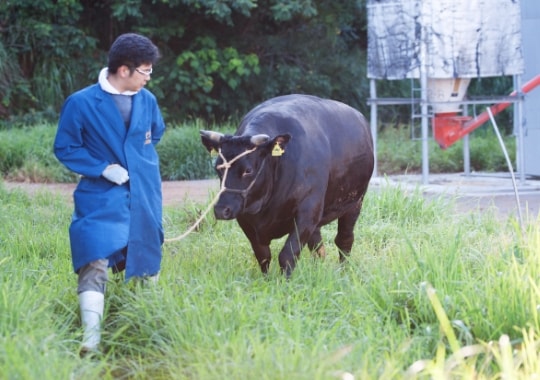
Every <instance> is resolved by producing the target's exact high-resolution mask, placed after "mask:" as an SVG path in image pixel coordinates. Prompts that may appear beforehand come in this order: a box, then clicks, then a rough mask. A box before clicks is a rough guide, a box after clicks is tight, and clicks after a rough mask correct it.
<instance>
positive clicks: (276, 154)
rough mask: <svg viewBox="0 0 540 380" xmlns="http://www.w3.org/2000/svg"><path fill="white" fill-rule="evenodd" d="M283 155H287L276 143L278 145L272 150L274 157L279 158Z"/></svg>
mask: <svg viewBox="0 0 540 380" xmlns="http://www.w3.org/2000/svg"><path fill="white" fill-rule="evenodd" d="M283 153H285V151H284V150H283V149H281V146H279V143H277V142H276V144H275V145H274V147H273V148H272V156H273V157H279V156H281V155H282V154H283Z"/></svg>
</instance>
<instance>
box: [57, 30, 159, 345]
mask: <svg viewBox="0 0 540 380" xmlns="http://www.w3.org/2000/svg"><path fill="white" fill-rule="evenodd" d="M158 59H159V51H158V49H157V47H156V46H155V45H154V44H153V43H152V42H151V41H150V40H149V39H148V38H146V37H144V36H141V35H138V34H134V33H128V34H123V35H121V36H119V37H118V38H117V39H116V40H115V41H114V43H113V44H112V46H111V48H110V50H109V55H108V67H106V68H104V69H103V70H102V71H101V72H100V74H99V79H98V83H96V84H94V85H90V86H88V87H86V88H84V89H82V90H80V91H78V92H76V93H74V94H72V95H71V96H69V97H68V98H67V100H66V101H65V103H64V105H63V107H62V111H61V114H60V120H59V123H58V130H57V134H56V138H55V142H54V152H55V155H56V157H57V158H58V160H59V161H60V162H62V163H63V164H64V165H65V166H66V167H67V168H68V169H70V170H72V171H73V172H76V173H78V174H80V175H81V179H80V181H79V184H78V185H77V188H76V189H75V192H74V194H73V199H74V206H75V210H74V213H73V218H72V222H71V226H70V228H69V236H70V243H71V255H72V261H73V268H74V270H75V272H76V273H77V274H78V287H77V293H78V296H79V304H80V310H81V320H82V325H83V330H84V335H83V342H82V348H81V355H85V354H86V353H89V352H97V351H98V345H99V342H100V338H101V332H100V331H101V330H100V325H101V320H102V318H103V309H104V298H105V297H104V294H105V286H106V283H107V281H108V268H109V267H111V268H112V269H113V271H115V272H118V271H123V270H124V269H125V279H126V281H128V280H129V279H130V278H132V277H135V278H142V279H145V280H148V281H156V280H157V276H158V274H159V271H160V265H161V257H162V251H161V245H162V243H163V227H162V194H161V177H160V172H159V158H158V155H157V153H156V149H155V145H156V144H157V143H158V142H159V140H160V139H161V137H162V135H163V133H164V131H165V124H164V122H163V118H162V116H161V112H160V110H159V107H158V105H157V101H156V98H155V96H154V95H153V94H152V93H151V92H149V91H148V90H146V89H145V88H144V86H145V85H146V83H148V81H149V80H150V75H151V74H152V66H153V64H154V63H156V62H157V60H158Z"/></svg>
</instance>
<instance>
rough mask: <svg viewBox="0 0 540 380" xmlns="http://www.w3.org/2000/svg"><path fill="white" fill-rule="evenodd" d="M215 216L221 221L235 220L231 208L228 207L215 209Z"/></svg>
mask: <svg viewBox="0 0 540 380" xmlns="http://www.w3.org/2000/svg"><path fill="white" fill-rule="evenodd" d="M214 215H215V216H216V219H221V220H229V219H233V212H232V210H231V208H230V207H227V206H216V207H214Z"/></svg>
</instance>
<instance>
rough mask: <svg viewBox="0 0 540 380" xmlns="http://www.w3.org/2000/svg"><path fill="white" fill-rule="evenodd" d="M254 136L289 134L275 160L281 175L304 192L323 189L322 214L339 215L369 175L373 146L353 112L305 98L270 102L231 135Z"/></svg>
mask: <svg viewBox="0 0 540 380" xmlns="http://www.w3.org/2000/svg"><path fill="white" fill-rule="evenodd" d="M257 133H265V134H268V135H270V136H275V135H278V134H283V133H289V134H291V136H292V138H291V141H290V142H289V144H288V146H287V149H286V154H285V155H284V156H283V157H282V158H281V159H282V160H283V163H282V165H281V166H282V167H284V169H283V170H284V171H288V172H287V173H284V175H285V176H286V177H287V178H288V179H289V181H288V183H289V185H292V184H294V185H295V186H301V187H306V191H312V190H310V188H311V187H313V188H317V189H325V192H324V193H323V194H322V195H321V196H322V197H324V210H325V213H326V214H333V213H335V212H338V213H339V210H340V209H341V208H343V207H345V205H346V204H348V203H354V202H356V201H357V200H358V199H359V198H360V197H361V196H362V195H363V192H365V189H366V188H367V184H368V182H369V179H370V178H371V174H372V172H373V163H374V159H373V141H372V138H371V133H370V129H369V125H368V123H367V121H366V119H365V118H364V116H363V115H362V114H361V113H360V112H358V111H357V110H355V109H354V108H352V107H350V106H348V105H346V104H344V103H341V102H337V101H334V100H328V99H321V98H318V97H315V96H310V95H286V96H281V97H277V98H273V99H270V100H268V101H266V102H264V103H262V104H260V105H259V106H257V107H255V108H254V109H253V110H252V111H250V112H249V113H248V114H247V115H246V116H245V117H244V120H243V122H242V123H241V125H240V127H239V129H238V131H237V134H239V135H241V134H257ZM291 168H294V171H295V172H294V173H293V171H292V169H291ZM306 185H307V186H306ZM321 201H322V200H321Z"/></svg>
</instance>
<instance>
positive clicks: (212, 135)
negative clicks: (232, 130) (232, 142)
mask: <svg viewBox="0 0 540 380" xmlns="http://www.w3.org/2000/svg"><path fill="white" fill-rule="evenodd" d="M199 133H200V134H201V136H204V137H206V138H207V139H209V140H212V141H214V142H216V143H219V142H220V141H221V139H222V138H223V136H225V135H224V134H223V133H219V132H214V131H205V130H201V131H199Z"/></svg>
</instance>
